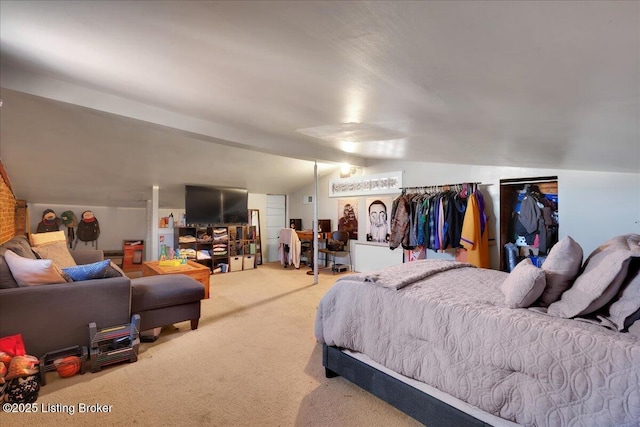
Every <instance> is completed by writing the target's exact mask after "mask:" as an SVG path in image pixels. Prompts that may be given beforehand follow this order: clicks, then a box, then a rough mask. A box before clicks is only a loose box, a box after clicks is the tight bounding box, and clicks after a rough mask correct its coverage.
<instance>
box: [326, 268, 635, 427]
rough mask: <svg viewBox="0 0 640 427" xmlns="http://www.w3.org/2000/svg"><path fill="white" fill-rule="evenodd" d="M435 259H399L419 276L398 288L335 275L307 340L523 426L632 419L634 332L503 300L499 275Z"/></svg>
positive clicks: (399, 270)
mask: <svg viewBox="0 0 640 427" xmlns="http://www.w3.org/2000/svg"><path fill="white" fill-rule="evenodd" d="M441 262H442V261H440V262H438V261H428V260H424V261H417V262H415V263H407V264H403V266H406V267H405V268H409V269H411V272H410V273H409V275H413V276H415V277H419V278H418V279H416V281H415V282H414V283H412V284H403V287H401V288H400V289H395V287H394V286H385V285H384V281H382V282H381V283H377V282H380V280H379V279H377V280H372V281H371V280H367V278H366V276H363V275H352V276H343V277H342V278H341V279H339V280H338V281H337V282H336V284H335V285H334V286H333V287H332V288H331V289H330V290H329V291H328V292H327V293H326V295H325V296H324V297H323V298H322V300H321V301H320V304H319V306H318V311H317V317H316V324H315V334H316V338H317V339H318V340H319V341H320V342H323V343H326V344H328V345H332V346H338V347H342V348H347V349H351V350H355V351H358V352H361V353H364V354H366V355H367V356H369V357H370V358H371V359H373V360H375V361H376V362H378V363H380V364H382V365H384V366H386V367H388V368H390V369H392V370H393V371H396V372H398V373H400V374H403V375H405V376H407V377H410V378H414V379H417V380H419V381H422V382H425V383H427V384H429V385H431V386H434V387H436V388H438V389H440V390H441V391H444V392H446V393H448V394H451V395H453V396H455V397H457V398H459V399H461V400H463V401H465V402H468V403H470V404H472V405H475V406H477V407H478V408H480V409H482V410H484V411H486V412H489V413H491V414H494V415H497V416H499V417H502V418H505V419H508V420H511V421H515V422H517V423H520V424H523V425H532V426H639V425H640V340H638V338H636V337H634V336H632V335H630V334H623V333H619V332H614V331H611V330H608V329H605V328H603V327H601V326H598V325H594V324H589V323H585V322H580V321H577V320H570V319H561V318H556V317H551V316H547V315H544V314H541V313H536V312H534V311H531V310H527V309H509V308H506V306H505V305H504V295H503V294H502V292H501V291H500V285H501V284H502V282H503V281H504V279H505V278H506V276H507V273H504V272H500V271H495V270H488V269H478V268H472V267H463V268H460V266H459V265H458V266H456V268H453V269H450V270H447V269H443V268H442V265H441ZM409 264H411V265H409ZM451 264H454V263H451ZM393 268H395V269H396V270H395V273H394V274H402V267H393ZM416 268H421V269H427V270H428V269H437V270H439V271H438V272H437V273H434V274H424V275H421V274H416V272H415V269H416ZM377 273H380V274H377ZM376 274H377V276H376ZM381 275H382V276H381ZM373 277H378V278H380V277H388V276H384V273H381V272H376V273H373Z"/></svg>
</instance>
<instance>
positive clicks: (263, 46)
mask: <svg viewBox="0 0 640 427" xmlns="http://www.w3.org/2000/svg"><path fill="white" fill-rule="evenodd" d="M0 67H1V68H0V86H1V87H2V89H1V92H0V97H1V98H2V101H3V105H2V107H1V108H0V125H1V127H0V159H1V160H2V163H3V164H4V166H5V169H7V171H8V173H9V176H10V177H11V180H12V184H13V187H14V191H15V192H16V193H17V195H18V197H20V198H23V199H27V200H28V201H37V202H42V203H68V204H95V205H108V206H110V205H113V206H137V205H141V203H144V202H143V201H144V200H146V199H148V198H149V197H150V188H151V186H153V185H158V186H159V187H160V194H161V197H160V200H161V204H163V205H166V206H171V207H174V206H177V204H179V203H182V188H183V186H184V184H215V185H226V186H240V187H245V188H248V189H249V191H250V192H256V193H289V192H291V191H293V190H295V189H296V188H298V187H300V186H302V185H305V184H307V183H309V182H310V181H312V180H313V162H314V161H316V160H317V161H318V162H320V173H321V174H323V173H328V172H330V171H332V170H334V169H335V168H336V165H337V164H338V163H340V162H350V163H352V164H357V165H361V166H366V165H367V162H370V161H371V160H372V159H406V160H411V161H429V162H442V163H461V164H471V165H474V164H475V165H505V166H522V167H543V168H558V169H579V170H598V171H617V172H636V173H638V172H640V148H639V147H640V2H636V1H622V2H615V1H602V2H599V1H587V2H582V1H567V2H563V1H554V2H537V1H533V2H528V1H517V2H516V1H514V2H508V1H497V2H484V1H460V2H458V1H447V2H435V1H433V2H432V1H402V2H398V1H373V2H366V1H362V2H361V1H162V2H156V1H118V2H113V1H90V2H64V1H46V2H33V1H5V0H2V1H0Z"/></svg>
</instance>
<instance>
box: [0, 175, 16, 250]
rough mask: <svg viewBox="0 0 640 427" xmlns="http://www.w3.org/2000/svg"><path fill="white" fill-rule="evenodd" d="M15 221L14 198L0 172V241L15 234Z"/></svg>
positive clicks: (4, 240)
mask: <svg viewBox="0 0 640 427" xmlns="http://www.w3.org/2000/svg"><path fill="white" fill-rule="evenodd" d="M0 167H2V166H1V165H0ZM15 223H16V198H15V197H14V195H13V192H12V191H11V189H10V188H9V186H8V185H7V183H6V182H5V181H4V177H3V176H2V175H1V174H0V243H4V242H6V241H7V240H9V239H11V238H12V237H13V236H14V235H15Z"/></svg>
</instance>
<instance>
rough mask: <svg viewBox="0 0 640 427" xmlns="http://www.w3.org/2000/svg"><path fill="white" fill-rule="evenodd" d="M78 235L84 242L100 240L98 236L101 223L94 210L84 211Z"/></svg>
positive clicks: (79, 223) (77, 231)
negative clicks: (94, 214)
mask: <svg viewBox="0 0 640 427" xmlns="http://www.w3.org/2000/svg"><path fill="white" fill-rule="evenodd" d="M76 236H77V239H78V240H82V241H83V242H93V241H97V240H98V237H100V223H99V222H98V219H97V218H96V217H95V216H93V212H91V211H84V212H82V216H81V219H80V222H78V229H77V230H76Z"/></svg>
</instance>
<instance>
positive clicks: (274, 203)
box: [267, 194, 286, 262]
mask: <svg viewBox="0 0 640 427" xmlns="http://www.w3.org/2000/svg"><path fill="white" fill-rule="evenodd" d="M285 227H286V196H284V195H281V194H268V195H267V262H275V261H278V245H279V239H280V229H282V228H285Z"/></svg>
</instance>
